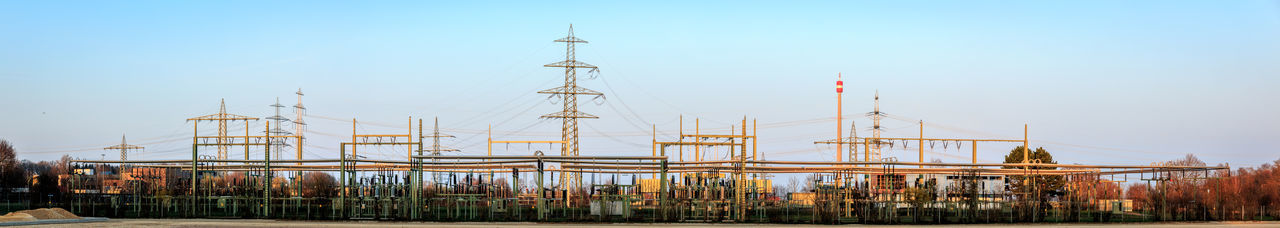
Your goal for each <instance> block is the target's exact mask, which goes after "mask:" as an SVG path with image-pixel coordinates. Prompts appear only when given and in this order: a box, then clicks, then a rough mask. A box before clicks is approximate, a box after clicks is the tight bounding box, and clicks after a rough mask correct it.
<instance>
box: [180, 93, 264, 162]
mask: <svg viewBox="0 0 1280 228" xmlns="http://www.w3.org/2000/svg"><path fill="white" fill-rule="evenodd" d="M250 120H258V118H254V117H248V116H242V115H236V114H230V113H227V102H226V100H222V101H221V102H220V103H219V105H218V113H215V114H209V115H203V116H197V117H192V118H188V119H187V121H196V124H193V126H192V128H193V129H192V130H193V131H195V132H196V134H199V133H200V131H199V130H198V127H197V126H198V125H199V122H200V121H218V136H217V137H214V138H215V139H214V141H215V142H216V143H215V144H214V145H217V146H218V154H217V159H227V147H228V146H231V145H232V144H231V143H230V142H231V138H230V137H228V136H227V122H228V121H244V135H245V136H243V137H244V138H245V142H246V143H245V146H244V159H245V160H249V146H248V141H249V121H250ZM202 137H204V138H208V137H207V136H199V135H195V136H193V139H192V143H194V144H200V143H199V139H200V138H202ZM236 137H240V136H236ZM193 146H198V145H193ZM194 156H195V155H192V157H194Z"/></svg>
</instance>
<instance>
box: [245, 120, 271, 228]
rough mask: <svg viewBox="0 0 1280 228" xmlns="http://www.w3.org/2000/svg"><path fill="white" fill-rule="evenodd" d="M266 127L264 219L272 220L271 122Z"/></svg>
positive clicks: (264, 148)
mask: <svg viewBox="0 0 1280 228" xmlns="http://www.w3.org/2000/svg"><path fill="white" fill-rule="evenodd" d="M248 122H249V121H245V123H248ZM266 126H267V131H266V136H267V137H266V138H267V146H265V147H263V151H265V152H264V153H262V155H263V157H264V158H263V163H264V168H265V169H264V170H265V172H263V174H262V176H264V177H266V181H263V182H262V186H263V187H262V188H263V190H262V199H263V200H262V201H263V202H262V209H263V210H262V211H263V213H262V215H263V217H267V218H271V181H272V180H271V121H267V125H266ZM246 142H247V141H246ZM245 148H246V149H247V148H249V147H248V146H245ZM246 154H247V153H246Z"/></svg>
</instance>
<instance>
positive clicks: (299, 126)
mask: <svg viewBox="0 0 1280 228" xmlns="http://www.w3.org/2000/svg"><path fill="white" fill-rule="evenodd" d="M295 94H298V104H296V105H293V113H294V114H297V116H298V117H296V118H293V129H294V130H293V135H296V136H298V145H297V146H298V148H296V149H297V154H296V155H297V159H298V160H302V140H303V139H304V138H305V137H302V132H304V131H306V127H307V122H303V121H302V115H303V113H306V112H307V107H306V106H302V88H298V92H297V93H295ZM298 165H302V162H298Z"/></svg>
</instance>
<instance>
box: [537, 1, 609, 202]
mask: <svg viewBox="0 0 1280 228" xmlns="http://www.w3.org/2000/svg"><path fill="white" fill-rule="evenodd" d="M555 42H564V43H565V60H564V61H560V62H555V63H550V64H546V65H542V66H544V67H560V68H564V85H563V86H560V87H556V88H551V89H547V90H543V91H538V93H541V94H553V95H554V96H560V98H562V99H563V100H562V104H563V105H564V110H561V111H560V112H555V113H551V114H546V115H542V118H552V119H561V120H562V125H561V127H560V132H561V135H560V138H561V140H562V141H564V145H563V146H561V147H560V155H562V156H578V119H582V118H587V119H596V118H599V117H597V116H595V115H591V114H587V113H584V112H579V111H578V95H588V96H603V95H604V94H603V93H600V92H596V91H594V90H590V89H587V88H582V87H578V68H588V69H591V71H596V70H597V69H598V68H597V67H596V66H595V65H591V64H587V63H585V62H581V61H578V59H577V57H576V56H575V54H574V52H575V46H576V45H577V44H578V43H584V44H585V43H587V41H586V40H583V39H579V38H578V37H576V36H573V25H572V24H570V25H569V36H566V37H564V38H560V39H558V40H555ZM561 177H562V178H567V179H568V180H571V182H572V183H575V184H579V185H580V181H581V179H578V177H577V176H576V175H573V174H572V173H566V174H565V175H561ZM562 183H564V182H562Z"/></svg>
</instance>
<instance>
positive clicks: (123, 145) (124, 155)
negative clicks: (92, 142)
mask: <svg viewBox="0 0 1280 228" xmlns="http://www.w3.org/2000/svg"><path fill="white" fill-rule="evenodd" d="M102 149H104V150H120V160H121V161H124V160H129V151H130V150H135V151H136V150H141V149H144V147H142V146H137V145H129V143H127V142H125V139H124V135H123V134H121V135H120V145H114V146H109V147H105V148H102Z"/></svg>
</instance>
